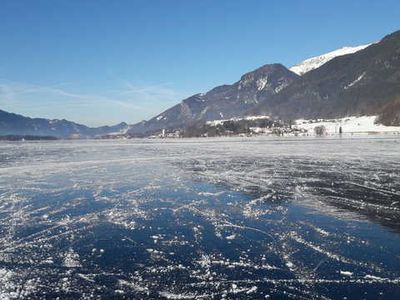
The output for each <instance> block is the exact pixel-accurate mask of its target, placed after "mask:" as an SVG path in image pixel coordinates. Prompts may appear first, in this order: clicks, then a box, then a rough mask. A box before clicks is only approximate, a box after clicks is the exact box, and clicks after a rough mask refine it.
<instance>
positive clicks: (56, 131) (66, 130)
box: [0, 110, 128, 138]
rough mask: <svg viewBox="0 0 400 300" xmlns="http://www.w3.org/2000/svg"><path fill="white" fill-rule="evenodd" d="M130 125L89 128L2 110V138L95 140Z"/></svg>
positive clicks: (0, 123) (0, 131)
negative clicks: (28, 137) (29, 137)
mask: <svg viewBox="0 0 400 300" xmlns="http://www.w3.org/2000/svg"><path fill="white" fill-rule="evenodd" d="M127 129H128V124H126V123H120V124H118V125H115V126H101V127H97V128H91V127H87V126H85V125H82V124H77V123H74V122H71V121H67V120H49V119H42V118H29V117H25V116H21V115H17V114H14V113H9V112H6V111H3V110H0V136H1V135H20V136H25V135H29V136H52V137H57V138H73V137H76V138H94V137H97V136H103V135H107V134H110V133H116V132H124V130H127Z"/></svg>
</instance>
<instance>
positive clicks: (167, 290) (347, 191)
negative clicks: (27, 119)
mask: <svg viewBox="0 0 400 300" xmlns="http://www.w3.org/2000/svg"><path fill="white" fill-rule="evenodd" d="M399 151H400V140H399V138H396V137H391V138H389V137H387V136H386V137H383V136H374V137H368V138H360V137H358V138H357V137H353V138H341V139H339V138H338V139H333V138H311V137H310V138H297V139H296V138H267V137H257V138H218V139H184V140H127V141H76V142H75V141H65V142H63V141H54V142H28V143H1V144H0V153H1V154H0V215H1V219H0V220H1V223H0V299H16V298H29V297H30V298H40V297H47V298H55V297H61V298H67V297H69V298H87V299H90V298H96V297H102V298H104V299H107V298H112V297H115V298H123V297H125V298H139V299H145V298H160V297H161V298H167V299H212V298H224V297H225V298H228V299H233V298H235V299H252V298H264V297H272V298H280V299H281V298H289V299H290V298H295V299H298V298H300V299H316V298H334V299H336V298H343V297H348V298H349V299H350V298H362V297H366V298H377V297H381V298H382V297H384V298H393V299H395V298H396V296H398V295H399V293H400V279H399V278H400V271H399V270H400V258H399V256H398V253H400V236H399V232H400V221H399V220H400V218H399V214H400V160H399Z"/></svg>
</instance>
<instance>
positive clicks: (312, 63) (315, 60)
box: [289, 44, 371, 76]
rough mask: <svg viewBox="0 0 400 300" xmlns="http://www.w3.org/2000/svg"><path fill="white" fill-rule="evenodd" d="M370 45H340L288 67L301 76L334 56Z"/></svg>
mask: <svg viewBox="0 0 400 300" xmlns="http://www.w3.org/2000/svg"><path fill="white" fill-rule="evenodd" d="M370 45H371V44H367V45H360V46H356V47H342V48H340V49H337V50H334V51H331V52H328V53H325V54H322V55H319V56H315V57H311V58H308V59H306V60H304V61H302V62H301V63H299V64H297V65H294V66H293V67H291V68H289V70H290V71H292V72H294V73H296V74H297V75H300V76H301V75H304V74H305V73H307V72H309V71H311V70H314V69H317V68H319V67H320V66H322V65H323V64H326V63H327V62H328V61H330V60H332V59H334V58H335V57H338V56H343V55H346V54H352V53H356V52H358V51H360V50H363V49H365V48H367V47H368V46H370Z"/></svg>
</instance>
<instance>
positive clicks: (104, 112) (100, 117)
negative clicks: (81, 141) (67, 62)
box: [0, 79, 185, 125]
mask: <svg viewBox="0 0 400 300" xmlns="http://www.w3.org/2000/svg"><path fill="white" fill-rule="evenodd" d="M184 96H185V95H184V93H182V92H179V91H176V90H174V89H172V88H171V86H170V84H166V83H164V84H157V85H138V84H135V83H133V82H130V81H127V80H120V82H119V84H117V87H116V88H114V89H108V90H103V91H102V93H81V92H75V91H73V89H72V88H71V84H67V83H64V84H57V85H37V84H31V83H24V82H16V81H10V80H7V79H0V108H2V109H5V110H9V111H13V112H17V113H22V114H27V115H31V116H36V117H37V116H42V117H47V118H66V119H71V120H74V121H77V122H81V123H85V124H89V125H102V124H111V123H115V122H119V121H123V120H124V121H127V122H138V121H140V120H142V119H147V118H149V117H152V116H154V115H156V114H158V113H159V112H160V111H162V110H164V109H166V108H168V107H169V106H171V105H173V104H175V103H178V102H179V101H180V100H181V99H182V98H183V97H184Z"/></svg>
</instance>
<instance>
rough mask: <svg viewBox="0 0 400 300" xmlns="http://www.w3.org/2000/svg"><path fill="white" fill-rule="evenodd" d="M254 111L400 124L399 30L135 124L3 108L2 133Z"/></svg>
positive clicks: (259, 75) (156, 123) (188, 122)
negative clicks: (52, 117) (95, 121)
mask: <svg viewBox="0 0 400 300" xmlns="http://www.w3.org/2000/svg"><path fill="white" fill-rule="evenodd" d="M257 115H264V116H270V117H271V118H274V119H281V120H293V119H300V118H305V119H315V118H339V117H346V116H361V115H377V116H378V119H377V120H378V121H379V122H380V123H382V124H385V125H400V31H397V32H394V33H392V34H390V35H388V36H386V37H384V38H383V39H382V40H380V41H378V42H376V43H372V44H368V45H361V46H357V47H344V48H341V49H338V50H335V51H332V52H329V53H326V54H323V55H320V56H317V57H313V58H309V59H307V60H305V61H303V62H301V63H299V64H297V65H295V66H293V67H291V68H290V69H288V68H286V67H285V66H283V65H282V64H279V63H275V64H268V65H264V66H262V67H260V68H258V69H256V70H254V71H251V72H248V73H246V74H244V75H243V76H241V78H240V80H239V81H237V82H235V83H233V84H227V85H221V86H218V87H215V88H213V89H211V90H210V91H208V92H206V93H200V94H195V95H193V96H191V97H189V98H187V99H184V100H183V101H181V102H180V103H178V104H176V105H174V106H173V107H171V108H169V109H167V110H166V111H164V112H162V113H160V114H158V115H157V116H155V117H153V118H151V119H150V120H148V121H142V122H140V123H137V124H133V125H127V124H126V123H121V124H118V125H115V126H103V127H98V128H89V127H87V126H85V125H81V124H76V123H73V122H70V121H66V120H48V119H31V118H28V117H23V116H20V115H16V114H11V113H7V112H4V111H1V110H0V135H6V134H16V135H46V136H56V137H60V138H67V137H71V136H78V137H95V136H102V135H107V134H114V133H118V134H127V135H130V136H147V135H151V134H154V133H157V132H160V131H162V130H163V129H165V130H184V129H185V128H188V127H193V126H202V125H203V124H204V123H205V122H207V121H213V120H223V119H230V118H234V117H246V116H257Z"/></svg>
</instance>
